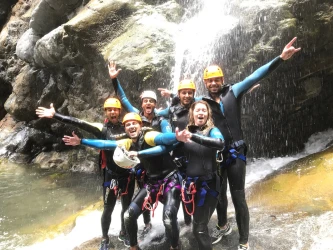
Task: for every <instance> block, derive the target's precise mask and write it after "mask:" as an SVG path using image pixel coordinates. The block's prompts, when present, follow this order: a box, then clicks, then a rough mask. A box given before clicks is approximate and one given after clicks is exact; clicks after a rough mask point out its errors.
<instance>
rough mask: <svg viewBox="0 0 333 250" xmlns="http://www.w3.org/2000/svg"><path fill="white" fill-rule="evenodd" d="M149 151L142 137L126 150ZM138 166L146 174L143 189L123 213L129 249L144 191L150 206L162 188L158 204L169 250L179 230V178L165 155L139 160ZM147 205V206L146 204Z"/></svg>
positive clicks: (135, 230) (173, 245)
mask: <svg viewBox="0 0 333 250" xmlns="http://www.w3.org/2000/svg"><path fill="white" fill-rule="evenodd" d="M148 148H151V146H149V145H148V144H147V142H146V141H145V139H144V134H143V133H142V134H141V135H140V137H139V139H138V141H137V143H132V145H131V147H130V149H129V150H133V151H141V150H144V149H148ZM140 161H141V164H142V165H143V167H144V169H145V170H146V171H147V173H146V180H145V188H141V189H140V190H139V193H138V194H137V195H136V197H134V199H133V201H132V203H131V204H130V206H129V208H128V210H127V212H126V213H125V226H126V230H127V233H128V234H129V239H130V245H131V246H135V245H137V244H138V242H137V231H138V225H137V218H138V217H139V216H140V214H141V213H142V212H143V211H145V210H146V209H145V208H144V206H143V205H144V203H145V198H146V197H147V194H148V191H147V190H149V192H150V198H151V200H149V205H150V206H153V204H154V203H155V201H156V196H157V193H158V191H159V188H160V187H161V185H163V186H164V191H163V195H162V196H160V198H159V200H160V201H161V202H162V203H163V204H164V207H163V224H164V226H165V232H166V236H167V238H168V239H169V240H170V242H171V246H172V247H177V246H178V241H179V227H178V222H177V213H178V209H179V205H180V181H181V177H180V176H179V174H178V172H177V167H176V165H175V164H174V162H173V160H172V158H171V156H170V154H169V153H165V154H163V155H159V156H151V157H148V158H143V159H141V158H140ZM147 205H148V204H147ZM149 205H148V206H149Z"/></svg>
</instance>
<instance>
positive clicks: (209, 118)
mask: <svg viewBox="0 0 333 250" xmlns="http://www.w3.org/2000/svg"><path fill="white" fill-rule="evenodd" d="M200 103H201V104H203V105H205V106H206V108H207V113H208V115H207V121H206V124H205V125H204V127H203V130H202V131H203V133H204V134H206V133H207V132H208V131H209V130H211V129H212V128H213V127H215V126H214V122H213V116H212V109H211V108H210V106H209V105H208V103H207V102H205V101H203V100H200V101H196V102H194V103H192V105H191V107H190V109H189V122H188V125H187V129H188V126H193V125H195V123H194V116H193V111H194V109H195V107H196V105H197V104H200Z"/></svg>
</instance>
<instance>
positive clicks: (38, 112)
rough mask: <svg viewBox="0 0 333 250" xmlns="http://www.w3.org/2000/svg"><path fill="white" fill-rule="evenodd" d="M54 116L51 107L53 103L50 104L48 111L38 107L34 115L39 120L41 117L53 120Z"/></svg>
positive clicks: (53, 110)
mask: <svg viewBox="0 0 333 250" xmlns="http://www.w3.org/2000/svg"><path fill="white" fill-rule="evenodd" d="M54 114H55V109H54V107H53V103H51V104H50V108H49V109H47V108H44V107H38V108H37V109H36V115H38V117H40V118H42V117H45V118H53V116H54Z"/></svg>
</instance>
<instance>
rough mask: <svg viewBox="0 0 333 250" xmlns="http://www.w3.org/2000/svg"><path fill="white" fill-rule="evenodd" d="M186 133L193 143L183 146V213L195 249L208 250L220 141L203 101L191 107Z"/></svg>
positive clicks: (210, 246) (221, 142)
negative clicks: (190, 222)
mask: <svg viewBox="0 0 333 250" xmlns="http://www.w3.org/2000/svg"><path fill="white" fill-rule="evenodd" d="M187 130H188V131H189V134H190V136H189V138H190V140H191V141H193V142H195V143H193V142H192V143H184V144H183V150H184V153H185V157H186V159H187V161H188V163H187V164H188V166H187V168H186V179H185V180H184V181H183V184H182V199H183V202H184V203H186V206H185V208H186V211H187V212H188V213H189V214H192V215H193V228H192V230H193V234H194V236H195V238H196V240H197V242H198V246H199V249H200V250H210V249H212V242H211V238H210V235H209V232H208V222H209V220H210V218H211V216H212V214H213V212H214V210H215V208H216V204H217V200H218V195H219V191H220V178H219V177H218V176H217V168H218V162H217V155H218V154H217V152H218V151H222V150H223V148H224V138H223V136H222V134H221V132H220V131H219V129H218V128H216V127H215V126H214V124H213V120H212V111H211V109H210V107H209V105H208V104H207V102H205V101H198V102H195V103H193V104H192V105H191V108H190V110H189V124H188V126H187ZM176 133H177V132H176ZM177 139H178V137H177Z"/></svg>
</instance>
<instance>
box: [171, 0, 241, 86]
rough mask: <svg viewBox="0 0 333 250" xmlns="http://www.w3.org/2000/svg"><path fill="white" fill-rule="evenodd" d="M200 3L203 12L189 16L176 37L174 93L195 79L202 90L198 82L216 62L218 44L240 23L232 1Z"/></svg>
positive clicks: (218, 0) (219, 0)
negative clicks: (210, 65)
mask: <svg viewBox="0 0 333 250" xmlns="http://www.w3.org/2000/svg"><path fill="white" fill-rule="evenodd" d="M196 4H198V5H200V6H202V9H201V10H200V12H198V13H196V14H195V15H194V16H191V17H190V18H189V17H188V16H187V15H185V17H184V20H183V22H182V23H181V24H180V25H179V30H178V33H177V36H176V41H175V43H176V49H175V66H174V70H173V82H172V85H171V86H174V90H176V88H177V85H178V82H179V81H180V80H182V79H184V78H191V79H195V80H196V81H197V82H196V85H197V88H198V89H199V91H200V89H201V88H200V87H199V86H200V84H199V80H198V79H201V76H202V72H203V69H204V68H205V67H206V66H207V65H209V64H211V63H214V62H213V61H212V60H213V57H214V56H213V53H214V50H213V48H214V47H215V44H216V43H217V41H218V40H219V38H220V37H221V36H222V35H223V34H225V33H227V32H228V31H229V30H230V29H232V28H233V27H234V26H235V25H236V23H237V21H238V20H237V19H236V18H235V17H233V16H231V15H230V1H228V0H205V1H203V0H202V1H201V2H199V3H198V2H197V3H196ZM194 9H197V8H194ZM201 90H202V89H201ZM201 92H202V91H201Z"/></svg>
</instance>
